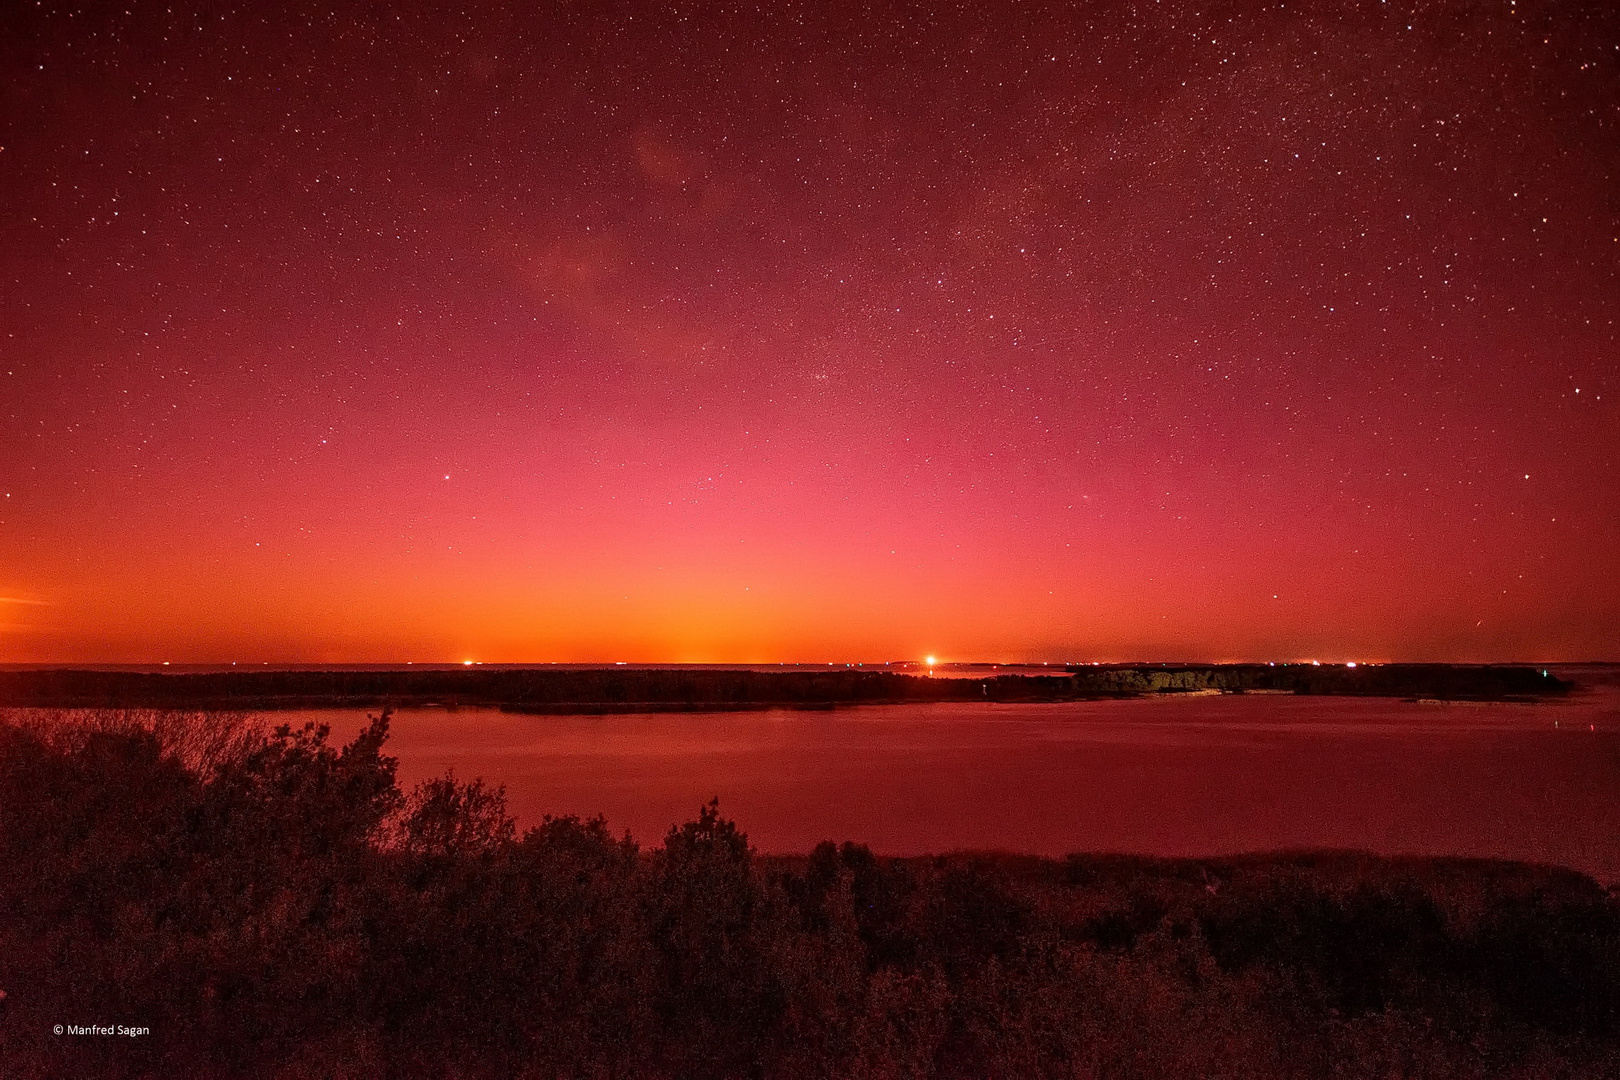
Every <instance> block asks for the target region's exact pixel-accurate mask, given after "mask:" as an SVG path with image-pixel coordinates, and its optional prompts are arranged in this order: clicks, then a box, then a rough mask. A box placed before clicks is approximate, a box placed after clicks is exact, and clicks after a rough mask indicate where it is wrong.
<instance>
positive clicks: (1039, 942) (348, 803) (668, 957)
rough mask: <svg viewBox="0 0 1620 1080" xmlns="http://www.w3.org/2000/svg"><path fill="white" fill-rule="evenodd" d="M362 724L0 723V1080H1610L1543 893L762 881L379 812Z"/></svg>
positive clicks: (807, 869)
mask: <svg viewBox="0 0 1620 1080" xmlns="http://www.w3.org/2000/svg"><path fill="white" fill-rule="evenodd" d="M389 721H390V717H389V715H388V714H387V712H384V713H383V714H382V715H380V716H378V717H377V718H376V719H375V720H374V721H373V722H372V723H371V724H370V725H369V726H368V727H367V728H366V729H365V730H364V731H363V732H362V733H361V734H360V735H359V736H358V737H357V738H356V739H355V740H354V741H353V742H351V743H350V744H349V745H347V746H344V747H334V746H332V745H331V744H330V741H329V733H328V732H327V731H326V730H324V729H322V728H318V727H303V728H297V729H294V728H290V727H287V726H282V727H278V728H275V729H270V730H267V729H264V728H258V727H254V726H253V725H251V724H249V723H247V722H246V721H245V720H243V719H242V718H236V719H234V720H229V719H221V718H218V717H210V716H191V717H180V716H175V715H170V714H160V713H149V712H148V713H137V712H124V713H119V712H113V711H101V712H96V713H82V714H76V715H72V716H68V717H66V718H62V717H60V716H59V717H57V718H56V719H55V720H54V721H52V720H50V719H47V718H45V717H44V716H42V715H40V714H14V715H12V716H11V717H10V718H9V721H8V722H4V723H0V988H3V989H4V990H5V991H6V995H7V996H6V997H5V998H4V999H3V1000H0V1065H3V1066H4V1072H5V1074H6V1075H18V1076H54V1075H73V1076H87V1077H114V1076H159V1075H165V1076H170V1075H182V1076H247V1077H301V1076H321V1077H327V1076H376V1075H399V1076H435V1077H466V1078H472V1077H484V1076H490V1077H497V1076H498V1077H508V1076H510V1077H650V1078H670V1080H674V1078H677V1077H680V1078H693V1080H698V1078H732V1077H735V1078H750V1077H761V1078H763V1077H770V1078H777V1077H783V1078H796V1077H805V1078H833V1077H849V1078H865V1080H877V1078H900V1077H940V1078H957V1077H961V1078H966V1077H1069V1078H1073V1077H1117V1078H1142V1080H1147V1078H1154V1077H1185V1076H1198V1077H1223V1076H1225V1077H1260V1078H1267V1077H1278V1078H1281V1077H1291V1078H1294V1077H1324V1078H1325V1077H1367V1078H1372V1077H1390V1076H1424V1077H1459V1078H1460V1077H1479V1076H1493V1077H1494V1076H1501V1077H1524V1078H1530V1077H1541V1076H1562V1077H1577V1078H1578V1077H1594V1078H1595V1077H1599V1076H1614V1075H1620V903H1617V899H1616V897H1615V896H1613V895H1611V894H1609V893H1606V892H1605V891H1604V890H1603V889H1601V888H1600V887H1599V886H1597V885H1596V884H1595V883H1594V882H1592V881H1591V880H1589V879H1587V878H1584V877H1582V876H1580V875H1578V874H1575V873H1572V872H1565V871H1559V870H1555V869H1550V868H1544V867H1542V868H1537V867H1526V866H1521V865H1516V864H1508V863H1496V862H1485V861H1468V860H1391V859H1378V858H1374V857H1371V856H1365V855H1358V854H1353V853H1338V854H1335V853H1315V854H1299V855H1288V856H1270V857H1250V858H1236V859H1205V860H1153V859H1133V858H1127V857H1100V856H1099V857H1088V856H1073V857H1071V858H1069V859H1067V860H1064V861H1061V862H1059V861H1052V860H1044V859H1036V858H1030V857H1018V856H988V855H980V856H966V855H962V856H946V857H930V858H919V859H883V858H879V857H877V856H875V855H873V854H872V853H871V852H870V851H868V850H867V849H866V848H864V847H861V846H859V845H855V844H848V843H846V844H844V845H842V846H835V845H833V844H831V843H827V844H822V845H821V846H819V847H817V848H816V850H815V851H813V852H811V853H810V854H808V855H806V856H798V857H763V856H760V855H758V854H757V853H755V852H754V851H753V850H752V848H751V847H750V845H749V843H748V838H747V836H746V835H745V834H744V833H742V832H741V831H739V829H738V828H737V826H736V824H735V823H734V822H732V821H729V820H727V819H726V818H725V817H723V816H722V814H721V812H720V808H719V805H718V804H717V803H715V802H711V803H709V804H708V805H706V806H703V807H701V808H700V809H699V811H698V815H697V817H696V818H695V819H694V820H692V821H689V822H686V823H685V824H683V825H681V826H679V827H677V828H674V829H671V830H670V832H669V834H668V835H667V836H666V837H665V838H664V840H663V843H662V845H661V846H659V847H657V848H654V849H652V850H642V849H641V848H639V847H638V846H637V845H636V844H635V843H634V842H633V841H632V840H631V839H630V838H629V837H627V836H619V837H616V836H614V835H613V834H612V833H611V832H610V831H609V829H608V827H607V825H606V823H605V822H604V821H602V820H601V819H594V820H580V819H578V818H572V817H567V818H548V819H546V820H545V821H542V822H541V823H539V824H538V825H536V826H534V827H532V828H529V829H527V830H525V831H523V832H521V833H519V831H518V829H517V827H516V824H515V823H514V822H513V820H512V818H511V817H510V816H509V815H508V814H507V812H506V807H505V793H504V791H503V790H502V789H501V788H499V787H490V786H487V785H485V784H483V783H482V782H481V781H477V780H474V781H472V782H463V781H459V780H457V779H456V778H455V777H454V776H450V775H446V776H445V777H443V778H440V779H437V780H433V781H430V782H428V783H425V784H422V785H419V786H417V788H416V789H415V790H414V791H412V792H411V793H409V794H404V793H402V792H401V791H400V790H399V788H398V785H397V783H396V779H395V762H394V761H393V759H392V758H391V757H389V756H388V755H386V754H385V753H384V749H385V746H386V740H387V734H388V725H389ZM57 1023H80V1024H90V1023H96V1024H125V1025H130V1026H137V1027H148V1028H150V1029H151V1034H150V1035H148V1036H144V1037H140V1038H128V1037H126V1038H88V1037H67V1036H63V1037H58V1036H55V1035H52V1034H51V1028H52V1026H53V1025H54V1024H57Z"/></svg>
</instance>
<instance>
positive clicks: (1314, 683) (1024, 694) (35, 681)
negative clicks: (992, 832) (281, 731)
mask: <svg viewBox="0 0 1620 1080" xmlns="http://www.w3.org/2000/svg"><path fill="white" fill-rule="evenodd" d="M1572 687H1573V684H1572V683H1569V682H1567V681H1565V680H1562V679H1559V678H1558V677H1557V676H1555V675H1553V674H1552V673H1551V672H1549V671H1547V670H1545V669H1542V668H1534V667H1527V666H1523V665H1481V666H1460V665H1452V664H1378V665H1364V666H1360V667H1354V668H1352V667H1346V666H1343V665H1314V664H1277V665H1269V664H1205V665H1197V664H1191V665H1183V664H1135V665H1117V666H1116V665H1109V666H1097V667H1089V666H1088V667H1077V668H1075V669H1073V670H1070V671H1067V672H1064V671H1062V670H1061V669H1059V673H1055V674H1052V675H993V676H988V677H985V678H929V677H927V676H920V675H906V674H900V673H897V672H888V671H871V670H866V671H862V670H850V669H834V670H828V671H787V672H772V671H754V670H747V669H729V670H713V671H693V670H689V669H687V670H683V669H654V670H647V669H635V670H626V669H623V668H611V667H610V668H591V669H571V670H549V669H546V668H522V669H480V668H462V669H451V670H445V669H435V670H427V669H423V670H415V671H409V670H406V671H401V670H392V671H375V670H372V671H356V670H340V669H333V670H313V671H312V670H290V671H250V670H244V671H228V672H192V673H183V674H166V673H155V672H134V671H86V670H73V669H59V670H43V671H8V672H0V705H10V706H14V707H64V708H171V709H174V708H179V709H227V710H228V709H239V710H248V709H273V708H300V707H319V706H332V705H345V704H346V705H360V706H375V705H381V704H386V703H392V704H395V705H406V704H416V705H420V704H428V703H434V704H448V705H498V706H502V707H507V708H512V709H515V710H519V711H523V710H528V711H537V712H553V711H566V710H568V709H569V708H571V707H580V709H579V711H631V710H633V709H634V708H636V707H637V706H650V707H654V708H689V709H698V708H701V707H703V706H713V707H719V708H749V707H762V706H788V707H793V706H815V705H823V706H825V705H838V704H878V703H886V702H896V703H900V702H929V701H933V702H942V701H995V702H1027V701H1073V700H1086V699H1096V698H1108V697H1128V696H1133V695H1138V694H1150V693H1176V692H1187V691H1194V690H1223V691H1234V692H1243V691H1253V690H1267V691H1281V692H1291V693H1296V694H1351V695H1372V696H1391V697H1429V698H1455V699H1486V700H1489V699H1502V698H1531V697H1538V696H1545V695H1550V694H1562V693H1566V692H1568V691H1569V690H1570V689H1571V688H1572Z"/></svg>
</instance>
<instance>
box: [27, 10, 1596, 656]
mask: <svg viewBox="0 0 1620 1080" xmlns="http://www.w3.org/2000/svg"><path fill="white" fill-rule="evenodd" d="M0 57H3V63H4V76H5V77H4V81H3V98H0V102H3V104H0V119H3V132H4V134H3V140H0V141H3V150H0V229H3V241H0V287H3V289H4V303H3V305H0V321H3V325H0V330H3V333H0V350H3V358H0V491H3V497H0V598H3V599H0V661H109V662H110V661H122V662H157V661H163V660H170V661H173V662H176V663H181V662H214V661H232V660H238V661H272V662H275V661H325V662H346V661H349V662H356V661H404V660H414V661H460V660H463V659H478V660H484V661H491V662H495V661H508V662H512V661H550V660H556V661H613V660H629V661H655V662H656V661H712V662H732V661H753V662H766V661H770V662H774V661H815V662H826V661H855V660H864V661H872V660H890V659H900V658H914V657H920V656H922V655H923V654H925V653H933V654H937V655H938V656H940V657H941V658H942V659H952V660H1025V661H1028V660H1051V661H1057V660H1113V659H1201V660H1223V659H1229V660H1235V659H1256V660H1267V659H1275V660H1284V659H1309V658H1315V659H1321V660H1323V661H1329V660H1350V659H1356V660H1393V659H1400V660H1506V659H1527V660H1528V659H1559V658H1564V659H1590V658H1610V659H1615V658H1620V482H1617V480H1616V473H1615V469H1616V465H1617V463H1620V409H1617V407H1616V406H1617V405H1620V347H1617V327H1616V318H1617V317H1620V14H1616V9H1615V8H1614V7H1613V6H1612V5H1610V4H1607V3H1596V2H1594V3H1584V4H1583V3H1563V2H1560V3H1556V4H1554V3H1530V2H1524V0H1521V2H1519V3H1517V4H1515V3H1512V2H1508V0H1501V2H1483V0H1479V2H1476V0H1457V2H1452V3H1423V4H1418V5H1413V4H1412V3H1409V2H1407V3H1372V2H1369V3H1341V2H1331V3H1328V2H1323V3H1287V4H1278V3H1272V4H1265V5H1261V4H1254V3H1224V4H1221V3H1212V4H1195V3H1190V2H1187V3H1181V2H1177V3H1171V2H1165V3H1152V2H1147V0H1138V2H1135V3H1113V2H1104V3H1089V4H1088V3H1077V4H1073V5H1069V4H1051V5H1046V4H1041V3H1022V4H1013V3H998V4H982V5H981V4H966V5H960V6H958V5H945V4H934V3H927V4H917V5H914V6H902V5H874V6H856V5H848V4H832V5H823V4H789V3H776V2H772V3H768V4H761V5H758V6H727V5H720V4H693V3H668V4H653V3H629V4H612V3H596V2H591V3H583V2H581V3H566V4H564V3H556V4H534V5H531V4H526V3H511V4H505V5H503V4H495V3H483V2H474V3H469V4H465V5H459V6H458V5H448V6H447V5H442V4H437V3H432V2H429V3H412V4H408V5H407V4H403V3H399V4H393V5H390V4H380V3H378V4H360V3H356V4H352V5H342V4H340V5H337V7H336V8H335V9H334V8H330V7H327V6H324V5H323V6H319V7H315V6H300V5H297V4H288V5H282V4H245V5H241V6H234V7H233V6H229V5H224V4H220V5H206V6H202V7H197V6H188V5H187V4H186V3H184V2H179V3H173V4H172V5H167V6H166V5H165V4H151V3H145V2H130V3H119V4H113V5H108V6H90V7H74V6H71V5H65V4H57V3H50V2H44V3H34V2H32V0H28V2H26V3H17V4H14V5H11V6H9V7H8V9H7V14H6V15H5V16H4V18H3V19H0Z"/></svg>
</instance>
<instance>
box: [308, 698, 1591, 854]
mask: <svg viewBox="0 0 1620 1080" xmlns="http://www.w3.org/2000/svg"><path fill="white" fill-rule="evenodd" d="M279 718H280V719H297V720H303V719H318V720H322V721H324V722H328V723H331V724H332V725H333V728H334V733H335V734H338V735H341V736H343V737H345V738H346V737H348V736H349V735H350V734H352V733H353V732H354V731H356V730H357V729H358V728H359V726H360V725H361V724H362V723H363V721H364V712H363V711H356V710H330V711H308V712H303V713H297V714H291V715H287V714H281V715H280V716H279ZM1593 727H1595V728H1596V730H1592V728H1593ZM393 732H394V734H393V740H392V751H393V753H395V754H397V755H398V756H399V759H400V774H401V779H402V780H403V781H404V782H405V784H406V785H410V784H412V783H414V782H415V781H418V780H421V779H424V778H427V777H430V776H435V775H439V774H442V773H443V772H444V771H445V770H446V769H454V770H455V773H456V775H457V776H458V777H461V778H464V779H470V778H472V777H475V776H482V777H484V778H486V779H487V780H490V781H498V782H502V783H504V784H506V786H507V793H508V798H509V801H510V806H511V809H512V811H513V812H514V813H515V814H516V815H517V817H518V819H519V821H520V822H521V823H525V824H527V823H533V822H535V821H538V820H539V819H540V817H541V816H542V815H544V814H580V815H585V816H590V815H595V814H604V815H606V816H607V819H608V822H609V824H610V825H611V826H612V827H613V829H614V830H615V831H622V830H624V829H629V830H630V831H631V833H632V834H633V835H634V836H635V837H636V838H637V839H638V840H640V841H642V842H643V843H644V844H652V843H656V842H658V841H659V840H660V839H661V838H662V836H663V834H664V833H665V831H666V830H668V828H669V827H670V826H671V825H672V824H674V823H677V822H680V821H684V820H686V819H688V818H690V817H693V816H695V814H696V811H697V808H698V806H699V805H700V804H701V803H702V802H704V801H705V800H707V799H709V798H710V797H712V796H716V795H717V796H719V798H720V801H721V807H722V809H723V810H724V812H725V813H726V814H727V815H728V816H732V817H735V818H736V819H737V820H738V822H739V823H740V824H741V826H742V827H743V828H744V829H746V830H747V832H748V833H749V836H750V838H751V839H752V841H753V843H754V844H755V846H756V847H757V848H758V849H760V850H761V851H767V852H787V851H807V850H809V848H810V847H811V846H813V845H814V844H815V843H816V842H817V841H819V840H824V839H833V840H845V839H852V840H857V841H860V842H863V843H866V844H869V845H871V846H872V848H873V849H874V850H877V851H879V852H880V853H887V854H917V853H923V852H932V851H944V850H951V849H961V848H999V849H1011V850H1018V851H1028V852H1038V853H1043V854H1049V855H1058V854H1063V853H1066V852H1071V851H1134V852H1148V853H1155V854H1166V855H1190V854H1216V853H1230V852H1240V851H1255V850H1265V849H1275V848H1288V847H1355V848H1364V849H1370V850H1373V851H1379V852H1384V853H1420V854H1463V855H1488V856H1501V857H1507V858H1516V859H1530V860H1537V861H1545V862H1554V863H1561V864H1564V865H1568V866H1573V867H1577V868H1579V869H1582V870H1585V871H1588V872H1590V873H1593V874H1596V875H1598V876H1599V877H1601V878H1603V879H1605V880H1616V879H1620V696H1617V695H1616V694H1615V692H1614V690H1613V688H1602V689H1600V691H1599V692H1598V693H1589V694H1585V695H1582V696H1581V697H1579V698H1578V699H1576V700H1572V701H1568V702H1561V703H1555V704H1542V705H1506V704H1504V705H1475V706H1468V705H1439V704H1418V703H1411V702H1401V701H1396V700H1391V699H1354V698H1304V697H1286V696H1277V697H1271V696H1216V697H1183V696H1177V697H1167V698H1164V699H1156V700H1134V701H1113V702H1084V703H1070V704H1042V705H994V704H972V703H970V704H945V705H903V706H865V707H856V708H850V709H841V710H839V711H837V712H831V713H806V712H760V713H685V714H656V715H645V714H643V715H628V716H602V717H571V716H523V715H517V714H508V713H501V712H498V711H493V710H481V709H464V710H460V711H456V712H448V711H443V710H436V709H423V710H404V711H402V712H400V713H399V714H397V716H396V720H395V724H394V728H393Z"/></svg>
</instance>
